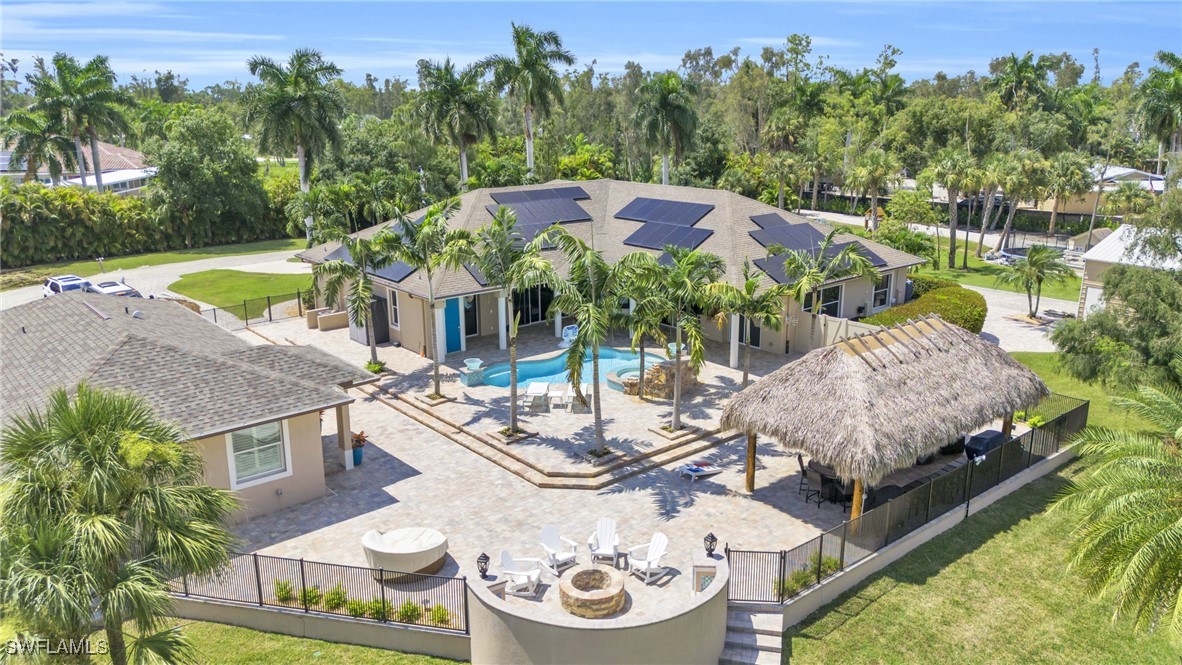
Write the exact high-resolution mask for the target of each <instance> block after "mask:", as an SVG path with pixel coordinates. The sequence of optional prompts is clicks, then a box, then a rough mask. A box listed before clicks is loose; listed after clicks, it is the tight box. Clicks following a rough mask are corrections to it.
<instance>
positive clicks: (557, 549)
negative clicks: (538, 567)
mask: <svg viewBox="0 0 1182 665" xmlns="http://www.w3.org/2000/svg"><path fill="white" fill-rule="evenodd" d="M539 539H540V540H541V541H542V549H544V550H546V566H547V567H548V568H549V569H550V572H551V573H553V574H554V575H557V574H558V573H559V571H561V570H563V569H564V568H569V567H571V566H573V565H575V563H576V561H575V550H576V549H577V548H578V546H579V545H578V543H576V542H575V541H573V540H571V539H570V538H563V537H562V535H561V534H559V533H558V529H557V527H555V526H554V525H553V524H547V525H546V526H544V527H542V532H541V533H540V534H539Z"/></svg>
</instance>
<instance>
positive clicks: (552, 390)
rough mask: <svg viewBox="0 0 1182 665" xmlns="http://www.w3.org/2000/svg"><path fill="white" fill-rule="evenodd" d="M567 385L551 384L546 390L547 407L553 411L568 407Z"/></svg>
mask: <svg viewBox="0 0 1182 665" xmlns="http://www.w3.org/2000/svg"><path fill="white" fill-rule="evenodd" d="M566 396H567V385H566V384H565V383H551V384H550V386H549V388H548V389H547V390H546V405H547V406H549V407H550V409H551V410H553V409H554V407H555V406H557V407H558V408H563V407H564V406H565V405H566Z"/></svg>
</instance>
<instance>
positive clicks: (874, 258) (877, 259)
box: [833, 242, 887, 268]
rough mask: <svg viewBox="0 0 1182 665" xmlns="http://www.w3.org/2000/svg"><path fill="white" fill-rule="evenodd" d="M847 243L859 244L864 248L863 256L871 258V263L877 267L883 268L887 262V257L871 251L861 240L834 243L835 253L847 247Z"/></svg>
mask: <svg viewBox="0 0 1182 665" xmlns="http://www.w3.org/2000/svg"><path fill="white" fill-rule="evenodd" d="M846 245H858V246H859V247H860V248H861V250H862V256H865V257H866V258H868V259H870V265H872V266H874V267H875V268H881V267H882V266H885V265H886V264H887V262H886V259H884V258H882V257H881V256H879V255H877V254H875V253H874V252H872V251H870V250H869V249H867V248H866V246H865V245H863V244H861V243H859V242H843V243H841V244H840V245H834V246H833V253H835V254H836V253H837V252H840V251H841V250H842V249H845V246H846Z"/></svg>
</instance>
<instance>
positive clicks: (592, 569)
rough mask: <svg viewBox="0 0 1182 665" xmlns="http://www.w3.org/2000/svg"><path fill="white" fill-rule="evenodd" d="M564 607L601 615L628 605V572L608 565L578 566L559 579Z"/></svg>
mask: <svg viewBox="0 0 1182 665" xmlns="http://www.w3.org/2000/svg"><path fill="white" fill-rule="evenodd" d="M558 594H559V597H560V598H561V599H562V608H563V609H565V610H566V611H567V612H570V613H571V614H573V615H575V616H580V617H583V618H585V619H601V618H603V617H608V616H611V615H613V614H615V613H616V612H619V611H620V608H622V607H623V606H624V575H623V573H621V572H620V571H618V570H616V569H615V568H609V567H607V566H575V567H574V568H571V569H570V573H569V574H568V575H566V576H565V577H563V578H562V579H561V580H560V581H559V583H558Z"/></svg>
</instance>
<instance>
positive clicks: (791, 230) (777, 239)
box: [750, 219, 825, 250]
mask: <svg viewBox="0 0 1182 665" xmlns="http://www.w3.org/2000/svg"><path fill="white" fill-rule="evenodd" d="M752 221H755V220H754V219H753V220H752ZM755 223H756V224H759V222H755ZM750 235H751V237H752V238H754V239H755V241H756V242H758V243H759V244H761V245H763V246H764V247H771V246H772V245H783V246H784V248H785V249H788V250H794V249H803V250H810V249H815V248H816V247H817V245H819V244H821V241H822V240H824V239H825V234H824V233H821V232H820V231H818V230H817V229H815V228H813V225H812V224H784V225H782V226H766V227H761V228H760V229H759V230H758V231H751V232H750Z"/></svg>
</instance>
